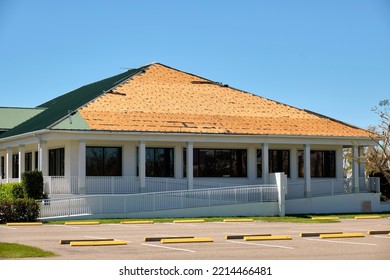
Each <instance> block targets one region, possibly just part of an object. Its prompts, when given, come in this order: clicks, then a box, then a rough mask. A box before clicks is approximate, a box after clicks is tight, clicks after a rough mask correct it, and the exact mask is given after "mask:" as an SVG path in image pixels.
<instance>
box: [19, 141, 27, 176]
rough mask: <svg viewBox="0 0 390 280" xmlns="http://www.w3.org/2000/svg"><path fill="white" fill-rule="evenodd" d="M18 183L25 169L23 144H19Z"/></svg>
mask: <svg viewBox="0 0 390 280" xmlns="http://www.w3.org/2000/svg"><path fill="white" fill-rule="evenodd" d="M18 157H19V183H20V182H22V173H23V172H24V171H25V165H26V163H25V162H26V158H25V148H24V145H19V153H18Z"/></svg>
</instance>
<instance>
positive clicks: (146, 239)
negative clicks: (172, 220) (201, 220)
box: [144, 236, 195, 242]
mask: <svg viewBox="0 0 390 280" xmlns="http://www.w3.org/2000/svg"><path fill="white" fill-rule="evenodd" d="M179 238H181V239H183V238H195V237H194V236H164V237H145V238H144V241H145V242H153V241H161V239H179Z"/></svg>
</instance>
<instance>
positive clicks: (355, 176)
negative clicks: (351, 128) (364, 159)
mask: <svg viewBox="0 0 390 280" xmlns="http://www.w3.org/2000/svg"><path fill="white" fill-rule="evenodd" d="M358 157H359V147H358V146H357V145H354V146H353V147H352V182H353V187H354V189H355V192H356V193H358V192H360V189H359V162H358Z"/></svg>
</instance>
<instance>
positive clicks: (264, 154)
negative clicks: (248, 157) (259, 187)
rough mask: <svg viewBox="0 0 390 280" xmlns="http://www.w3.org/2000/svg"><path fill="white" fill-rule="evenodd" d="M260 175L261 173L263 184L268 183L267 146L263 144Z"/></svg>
mask: <svg viewBox="0 0 390 280" xmlns="http://www.w3.org/2000/svg"><path fill="white" fill-rule="evenodd" d="M261 158H262V173H263V184H268V183H269V145H268V143H264V144H263V145H262V152H261Z"/></svg>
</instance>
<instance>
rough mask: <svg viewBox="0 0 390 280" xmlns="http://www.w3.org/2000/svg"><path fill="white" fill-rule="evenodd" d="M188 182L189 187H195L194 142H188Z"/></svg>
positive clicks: (190, 188)
mask: <svg viewBox="0 0 390 280" xmlns="http://www.w3.org/2000/svg"><path fill="white" fill-rule="evenodd" d="M186 166H187V184H188V189H189V190H192V189H193V188H194V143H192V142H188V143H187V163H186Z"/></svg>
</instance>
